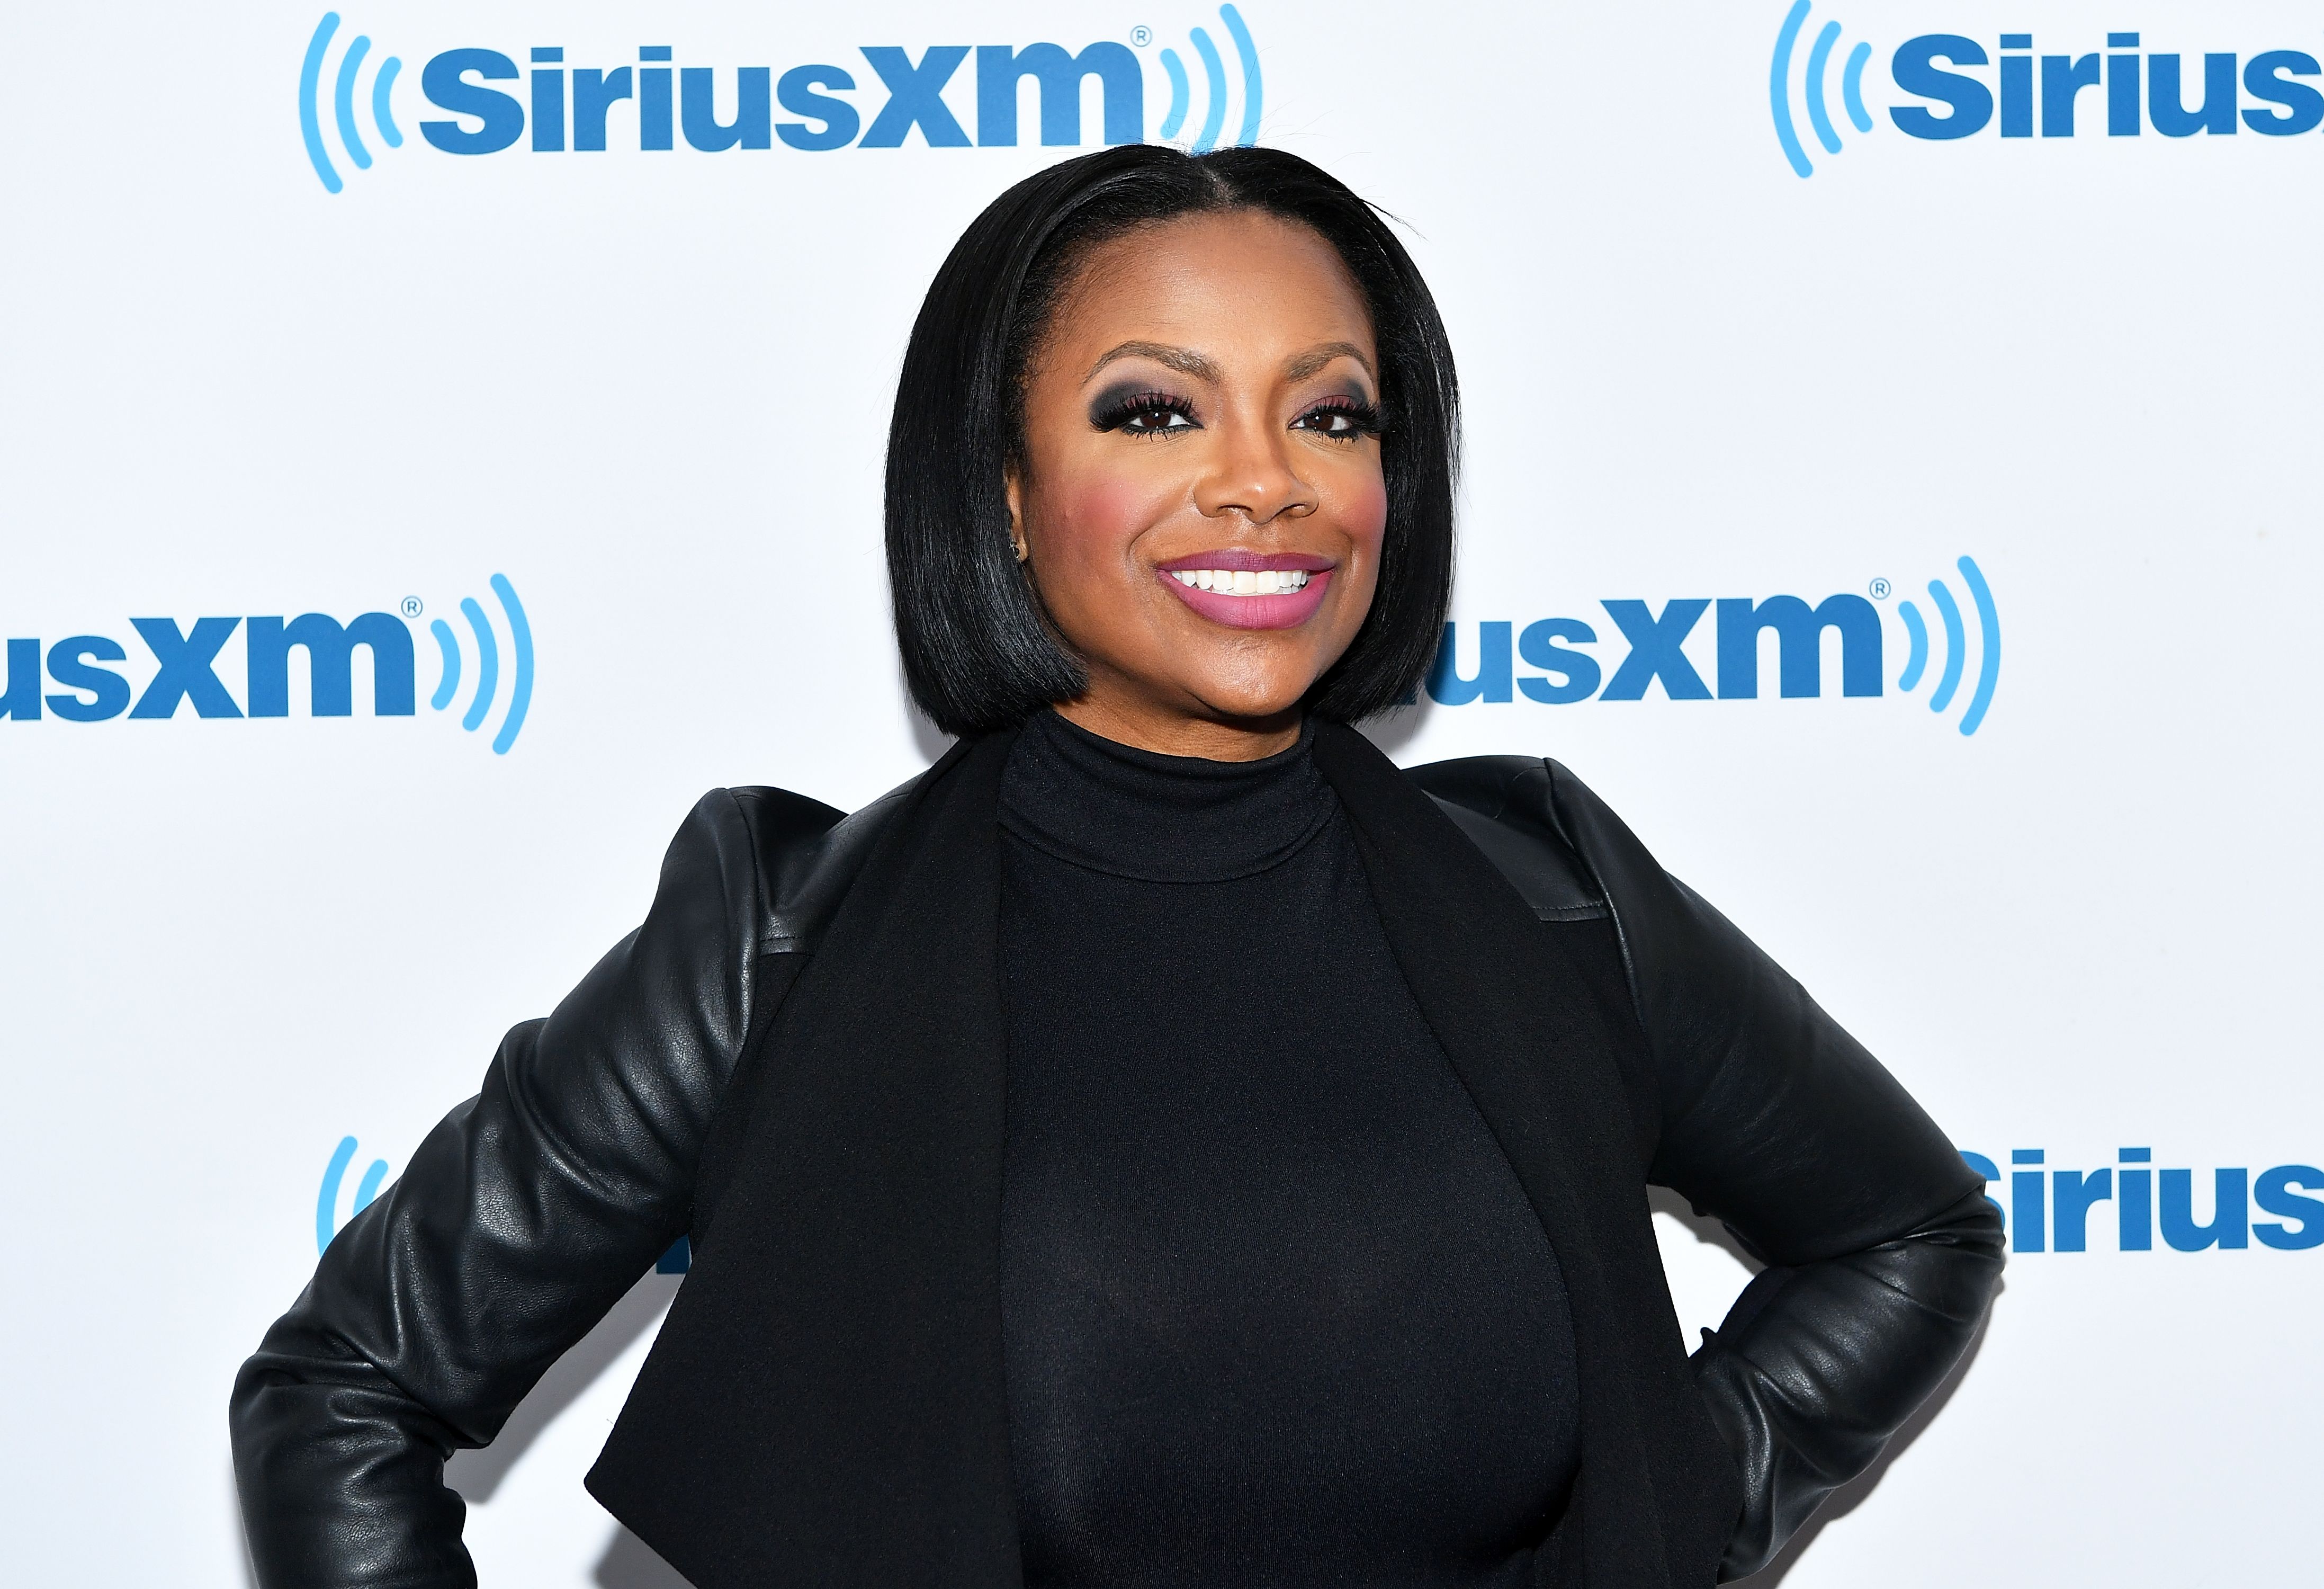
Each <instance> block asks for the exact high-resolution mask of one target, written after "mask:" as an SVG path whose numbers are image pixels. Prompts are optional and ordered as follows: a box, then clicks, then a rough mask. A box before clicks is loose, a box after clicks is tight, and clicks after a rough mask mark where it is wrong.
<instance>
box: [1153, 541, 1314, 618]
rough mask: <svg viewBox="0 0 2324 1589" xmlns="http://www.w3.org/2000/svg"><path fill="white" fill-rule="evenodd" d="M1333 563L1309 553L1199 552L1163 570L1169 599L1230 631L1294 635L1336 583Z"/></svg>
mask: <svg viewBox="0 0 2324 1589" xmlns="http://www.w3.org/2000/svg"><path fill="white" fill-rule="evenodd" d="M1333 566H1334V565H1333V561H1332V559H1329V558H1323V557H1316V556H1314V555H1313V554H1312V553H1307V552H1266V553H1261V552H1254V551H1244V550H1240V549H1234V548H1222V549H1220V550H1213V551H1198V552H1194V553H1192V554H1190V555H1189V556H1186V557H1183V558H1174V559H1171V560H1170V561H1168V562H1167V563H1163V564H1161V565H1159V566H1158V567H1157V568H1156V569H1155V573H1156V574H1157V577H1160V579H1161V581H1162V583H1163V584H1164V585H1165V586H1167V587H1169V591H1170V594H1171V595H1173V596H1176V597H1177V598H1178V599H1179V600H1180V601H1183V602H1185V604H1186V605H1188V606H1190V607H1192V608H1194V611H1195V612H1196V613H1199V614H1202V616H1203V617H1205V618H1208V619H1209V620H1211V622H1213V623H1214V624H1224V625H1225V626H1226V627H1228V628H1230V629H1295V628H1296V627H1298V626H1299V625H1300V624H1304V623H1305V622H1306V621H1307V620H1308V619H1309V618H1310V617H1312V616H1314V613H1315V609H1316V608H1317V607H1319V606H1321V605H1323V592H1324V590H1325V589H1326V588H1328V587H1329V586H1330V585H1331V583H1332V572H1333Z"/></svg>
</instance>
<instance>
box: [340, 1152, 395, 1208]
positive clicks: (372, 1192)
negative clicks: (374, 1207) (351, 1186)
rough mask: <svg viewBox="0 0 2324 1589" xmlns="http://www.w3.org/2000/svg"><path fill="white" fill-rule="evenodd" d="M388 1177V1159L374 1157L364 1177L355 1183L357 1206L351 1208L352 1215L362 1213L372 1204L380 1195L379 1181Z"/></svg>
mask: <svg viewBox="0 0 2324 1589" xmlns="http://www.w3.org/2000/svg"><path fill="white" fill-rule="evenodd" d="M386 1178H387V1160H386V1159H373V1160H372V1161H371V1168H370V1169H366V1170H364V1178H363V1179H361V1180H359V1181H357V1182H356V1183H355V1206H354V1207H353V1208H352V1209H351V1210H349V1214H350V1216H352V1215H356V1214H361V1213H362V1212H363V1211H364V1209H366V1208H368V1207H370V1206H371V1200H372V1199H373V1198H374V1197H376V1196H379V1183H380V1182H382V1181H383V1180H385V1179H386Z"/></svg>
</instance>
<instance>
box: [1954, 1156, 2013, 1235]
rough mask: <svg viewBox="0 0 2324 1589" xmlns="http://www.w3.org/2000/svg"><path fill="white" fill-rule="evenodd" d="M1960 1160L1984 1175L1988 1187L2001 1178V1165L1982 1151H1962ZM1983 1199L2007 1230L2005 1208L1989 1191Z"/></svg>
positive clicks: (2007, 1221) (2007, 1223)
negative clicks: (1990, 1205) (1999, 1217)
mask: <svg viewBox="0 0 2324 1589" xmlns="http://www.w3.org/2000/svg"><path fill="white" fill-rule="evenodd" d="M1961 1162H1962V1163H1963V1164H1966V1165H1968V1166H1969V1168H1970V1169H1973V1170H1975V1171H1977V1173H1978V1175H1980V1176H1982V1177H1984V1178H1985V1184H1986V1185H1987V1186H1988V1187H1989V1186H1992V1185H1993V1184H1994V1183H1996V1182H1997V1181H1998V1180H2000V1179H2001V1167H2000V1166H1999V1165H1997V1164H1996V1163H1995V1162H1994V1161H1993V1160H1992V1159H1987V1157H1986V1156H1985V1155H1984V1154H1982V1153H1968V1152H1964V1153H1963V1154H1962V1155H1961ZM1985 1200H1986V1201H1987V1203H1990V1204H1992V1205H1993V1211H1994V1212H1995V1213H1996V1214H1998V1215H2001V1228H2002V1229H2004V1230H2007V1229H2008V1228H2009V1215H2008V1212H2007V1210H2006V1209H2004V1208H2003V1207H2002V1206H2001V1204H2000V1203H1999V1202H1998V1201H1997V1199H1996V1198H1995V1197H1994V1196H1993V1194H1992V1193H1990V1192H1987V1194H1986V1196H1985Z"/></svg>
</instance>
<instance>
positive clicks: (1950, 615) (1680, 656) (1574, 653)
mask: <svg viewBox="0 0 2324 1589" xmlns="http://www.w3.org/2000/svg"><path fill="white" fill-rule="evenodd" d="M1958 566H1959V568H1960V577H1961V583H1962V585H1963V587H1964V588H1966V589H1967V591H1968V592H1969V602H1970V605H1971V608H1972V609H1973V610H1974V611H1975V613H1976V614H1977V642H1976V645H1975V647H1974V651H1975V661H1976V675H1975V678H1976V682H1975V683H1974V684H1973V685H1971V686H1970V688H1969V699H1968V701H1967V702H1966V704H1965V705H1964V706H1963V707H1962V708H1961V715H1960V732H1961V733H1962V734H1975V733H1976V732H1977V731H1978V725H1981V724H1982V723H1983V722H1984V721H1985V716H1986V713H1987V710H1988V709H1989V708H1990V707H1992V705H1993V692H1994V687H1995V686H1996V684H1997V683H1998V682H1999V680H2000V678H2001V616H2000V613H1999V611H1998V610H1997V607H1996V606H1995V605H1994V600H1993V591H1992V589H1991V587H1988V586H1987V584H1986V581H1985V575H1984V573H1983V572H1982V571H1981V570H1980V569H1979V568H1978V566H1977V563H1976V560H1975V559H1970V558H1963V559H1960V563H1959V565H1958ZM1928 590H1929V600H1930V602H1931V603H1932V605H1934V607H1935V608H1936V612H1937V615H1938V617H1939V619H1940V620H1941V624H1942V626H1943V627H1942V630H1941V638H1938V639H1934V640H1932V636H1931V633H1930V630H1929V625H1928V622H1927V620H1926V619H1924V618H1923V616H1922V615H1921V610H1920V608H1919V607H1918V606H1916V605H1914V603H1913V602H1911V601H1909V600H1908V601H1901V602H1899V603H1898V604H1897V612H1896V616H1897V621H1898V622H1899V623H1900V624H1902V625H1903V627H1904V633H1905V639H1906V642H1907V652H1906V656H1905V661H1904V670H1903V671H1902V672H1901V673H1900V674H1899V675H1898V676H1897V679H1896V688H1898V689H1899V690H1901V691H1903V692H1905V693H1907V694H1910V693H1911V692H1912V691H1914V689H1916V688H1919V686H1920V683H1921V680H1922V679H1923V677H1925V676H1926V675H1927V673H1928V671H1929V668H1930V663H1931V661H1932V657H1933V658H1934V659H1935V661H1936V667H1937V679H1936V682H1935V684H1934V685H1933V686H1932V688H1931V689H1930V692H1929V709H1930V710H1931V711H1932V712H1936V713H1939V714H1942V713H1945V712H1947V711H1949V710H1950V709H1951V707H1952V706H1953V703H1954V701H1955V700H1956V699H1957V698H1958V697H1959V696H1960V689H1961V686H1962V684H1963V683H1964V681H1965V680H1967V679H1969V663H1970V660H1971V651H1972V647H1971V644H1970V641H1969V625H1968V623H1967V620H1966V619H1965V617H1964V616H1963V614H1962V611H1961V604H1960V601H1959V599H1957V598H1956V597H1955V596H1954V595H1953V592H1952V588H1951V587H1950V586H1949V585H1947V584H1946V583H1945V582H1944V581H1943V580H1942V579H1932V580H1931V581H1929V586H1928ZM1888 595H1889V587H1888V582H1887V581H1886V580H1885V579H1876V580H1874V581H1873V582H1872V596H1873V598H1874V600H1881V601H1885V600H1886V599H1887V596H1888ZM1598 605H1600V607H1602V608H1603V609H1604V610H1605V613H1606V615H1607V617H1608V618H1609V619H1610V620H1611V621H1612V628H1613V629H1614V631H1615V632H1616V633H1618V634H1619V635H1620V636H1621V639H1622V640H1623V641H1624V642H1626V643H1627V645H1628V651H1627V652H1626V653H1625V654H1624V655H1623V657H1622V658H1621V660H1620V661H1619V662H1618V663H1615V664H1614V666H1613V669H1612V671H1611V673H1610V674H1609V672H1608V670H1607V662H1609V661H1612V659H1611V658H1608V659H1605V660H1604V661H1601V660H1600V657H1599V655H1598V654H1597V652H1596V651H1593V650H1591V649H1586V648H1592V647H1595V646H1596V645H1597V644H1598V643H1599V629H1598V626H1597V625H1596V624H1591V623H1587V622H1585V621H1583V620H1582V619H1580V618H1539V619H1535V620H1534V621H1533V622H1531V623H1529V624H1524V625H1523V626H1522V627H1520V626H1519V625H1518V624H1517V623H1515V622H1514V621H1501V620H1488V621H1485V622H1481V623H1479V624H1476V625H1475V629H1476V650H1475V651H1474V653H1473V655H1474V659H1475V663H1474V665H1475V671H1474V672H1473V673H1470V672H1464V671H1463V670H1462V668H1463V663H1462V655H1461V653H1462V649H1463V648H1462V644H1461V629H1462V625H1460V624H1446V625H1445V626H1444V640H1443V644H1442V645H1440V646H1439V647H1438V648H1437V652H1436V661H1435V665H1434V667H1432V668H1431V669H1430V670H1429V673H1428V680H1427V689H1428V696H1429V698H1430V699H1431V700H1434V702H1436V703H1437V704H1438V705H1439V706H1445V707H1461V706H1467V705H1469V704H1470V703H1471V702H1475V701H1483V702H1486V703H1488V704H1499V703H1503V702H1508V701H1510V700H1513V699H1515V698H1516V697H1517V696H1518V695H1520V694H1521V695H1523V696H1524V697H1525V698H1526V699H1527V700H1533V701H1539V702H1541V703H1542V704H1543V705H1545V706H1572V705H1575V704H1577V703H1579V702H1582V701H1587V700H1593V699H1594V700H1601V701H1636V700H1644V699H1646V697H1647V693H1648V691H1649V689H1650V688H1654V687H1655V686H1657V685H1659V686H1660V688H1661V691H1662V694H1663V696H1664V697H1665V698H1666V699H1669V700H1674V701H1707V700H1711V699H1714V698H1715V699H1718V700H1722V701H1734V700H1757V698H1758V697H1759V695H1760V688H1761V684H1762V679H1761V677H1760V663H1761V661H1762V652H1763V651H1764V650H1765V649H1766V648H1765V645H1764V644H1763V642H1764V640H1765V638H1766V636H1768V635H1771V634H1772V635H1773V636H1774V641H1775V693H1776V694H1777V696H1779V697H1782V698H1784V699H1787V700H1789V699H1799V698H1813V697H1820V696H1821V695H1822V694H1823V693H1824V659H1825V652H1826V647H1825V645H1824V639H1823V637H1824V632H1825V631H1826V630H1831V631H1832V632H1834V633H1836V634H1837V636H1838V638H1839V646H1838V652H1839V661H1840V694H1841V695H1843V696H1877V695H1881V694H1883V693H1885V692H1886V682H1885V681H1886V671H1885V669H1886V663H1885V661H1884V647H1883V644H1882V638H1883V634H1884V631H1885V627H1886V626H1885V624H1884V622H1883V620H1882V618H1881V615H1880V609H1879V608H1878V607H1877V606H1876V605H1874V601H1873V600H1867V599H1866V598H1865V597H1864V596H1854V595H1849V594H1847V593H1844V592H1843V593H1842V594H1840V595H1837V596H1826V597H1825V598H1824V599H1823V600H1822V601H1821V602H1818V603H1816V604H1815V605H1812V606H1811V605H1809V604H1808V603H1807V602H1806V601H1805V600H1804V599H1803V598H1802V597H1800V596H1768V597H1766V599H1765V600H1754V599H1753V598H1751V597H1750V596H1722V597H1720V598H1719V599H1718V600H1717V601H1716V602H1714V601H1713V600H1712V599H1711V597H1709V596H1684V597H1678V598H1674V599H1673V600H1670V601H1666V602H1665V603H1664V604H1663V606H1662V611H1661V612H1659V613H1657V612H1655V609H1654V607H1653V605H1651V604H1649V603H1647V602H1644V601H1638V600H1636V599H1630V598H1619V599H1618V598H1615V597H1610V596H1609V597H1608V598H1607V599H1605V600H1603V601H1601V602H1600V603H1599V604H1598ZM1714 605H1715V606H1716V607H1717V608H1718V615H1717V617H1716V618H1715V619H1714V620H1713V622H1712V625H1711V629H1712V634H1713V637H1714V640H1713V650H1712V654H1711V658H1710V659H1709V660H1710V661H1711V671H1712V673H1713V676H1714V677H1715V678H1716V679H1717V680H1718V692H1717V694H1716V696H1715V697H1714V695H1713V693H1712V690H1711V684H1710V683H1709V682H1707V681H1706V680H1705V679H1704V678H1703V675H1702V670H1701V668H1700V667H1699V666H1698V665H1697V658H1696V657H1690V656H1689V655H1688V654H1687V651H1686V650H1685V647H1686V645H1687V643H1688V642H1689V641H1690V640H1691V639H1692V637H1693V635H1694V634H1695V632H1696V630H1697V628H1698V627H1699V626H1700V625H1701V621H1702V618H1703V615H1704V614H1706V613H1709V612H1710V611H1711V608H1712V607H1713V606H1714ZM1940 648H1941V655H1939V654H1938V652H1939V649H1940ZM1699 654H1700V648H1699V647H1698V655H1699ZM1518 663H1523V664H1525V665H1526V667H1528V668H1532V669H1536V670H1539V671H1537V672H1532V673H1520V672H1518V671H1517V664H1518Z"/></svg>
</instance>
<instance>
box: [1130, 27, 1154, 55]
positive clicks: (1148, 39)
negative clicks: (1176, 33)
mask: <svg viewBox="0 0 2324 1589" xmlns="http://www.w3.org/2000/svg"><path fill="white" fill-rule="evenodd" d="M1130 42H1131V43H1133V44H1135V45H1137V46H1138V47H1139V49H1140V50H1143V49H1145V48H1146V46H1148V44H1151V43H1152V42H1154V30H1153V29H1152V28H1132V29H1130Z"/></svg>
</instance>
